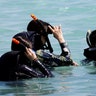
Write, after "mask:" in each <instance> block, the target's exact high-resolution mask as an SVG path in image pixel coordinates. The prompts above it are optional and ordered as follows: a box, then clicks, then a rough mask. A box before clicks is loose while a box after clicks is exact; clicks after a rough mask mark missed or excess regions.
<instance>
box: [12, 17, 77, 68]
mask: <svg viewBox="0 0 96 96" xmlns="http://www.w3.org/2000/svg"><path fill="white" fill-rule="evenodd" d="M31 16H32V18H33V20H32V21H30V22H29V24H28V26H27V32H20V33H17V34H16V35H14V36H13V38H16V37H17V36H21V37H24V38H27V39H28V40H29V41H30V42H31V43H32V46H33V47H32V49H33V50H34V51H35V53H36V55H37V57H38V59H39V60H40V61H41V62H42V63H43V64H45V66H51V67H59V66H69V65H75V66H76V65H78V64H77V63H76V62H74V61H73V60H72V58H71V53H70V50H69V48H68V45H67V42H66V41H65V39H64V37H63V33H62V29H61V26H52V25H50V24H49V23H47V22H44V21H42V20H39V19H38V18H37V17H35V16H34V15H31ZM49 34H53V36H54V37H55V38H56V39H57V40H58V42H59V44H60V47H61V51H62V52H61V54H60V55H55V54H53V51H54V50H53V48H52V46H51V43H50V40H49V38H48V35H49ZM11 49H12V50H18V49H17V47H16V45H15V44H13V43H12V44H11ZM46 50H49V52H48V51H47V52H46Z"/></svg>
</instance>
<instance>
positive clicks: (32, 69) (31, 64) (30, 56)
mask: <svg viewBox="0 0 96 96" xmlns="http://www.w3.org/2000/svg"><path fill="white" fill-rule="evenodd" d="M12 42H13V43H14V44H16V45H17V47H18V51H9V52H6V53H5V54H3V55H2V56H1V57H0V81H13V80H19V79H20V80H21V79H28V78H34V77H35V78H38V77H41V78H44V77H52V76H53V75H52V73H51V72H50V70H48V69H47V68H46V67H45V66H44V65H43V64H42V63H41V62H40V61H39V60H38V58H37V56H36V54H35V52H34V51H33V50H32V45H31V44H30V42H29V41H27V40H26V39H24V38H22V37H20V36H19V37H17V38H13V39H12Z"/></svg>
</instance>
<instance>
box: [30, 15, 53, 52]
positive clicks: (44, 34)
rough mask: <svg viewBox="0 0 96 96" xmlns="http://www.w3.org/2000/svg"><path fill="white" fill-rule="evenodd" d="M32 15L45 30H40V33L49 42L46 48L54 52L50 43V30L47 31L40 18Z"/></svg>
mask: <svg viewBox="0 0 96 96" xmlns="http://www.w3.org/2000/svg"><path fill="white" fill-rule="evenodd" d="M31 17H32V18H33V20H34V21H35V22H36V23H37V24H38V25H39V26H40V27H41V29H42V31H43V32H41V33H40V32H38V33H39V34H40V35H43V36H44V37H45V38H46V42H47V46H46V48H45V49H49V51H50V52H51V53H52V52H53V48H52V46H51V44H50V41H49V38H48V32H46V29H45V28H44V26H43V24H42V23H41V22H40V21H39V20H38V18H37V17H36V16H35V15H34V14H32V15H31Z"/></svg>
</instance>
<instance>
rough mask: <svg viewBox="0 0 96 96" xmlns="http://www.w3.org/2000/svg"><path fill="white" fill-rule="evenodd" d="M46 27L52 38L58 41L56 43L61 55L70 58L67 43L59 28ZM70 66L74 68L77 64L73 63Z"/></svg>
mask: <svg viewBox="0 0 96 96" xmlns="http://www.w3.org/2000/svg"><path fill="white" fill-rule="evenodd" d="M48 27H49V28H50V30H51V31H52V33H53V36H54V37H55V38H56V39H57V40H58V42H59V44H60V47H61V50H62V53H61V55H62V56H65V57H68V58H70V57H71V53H70V50H69V48H68V45H67V42H66V41H65V39H64V37H63V32H62V29H61V26H54V27H53V28H52V27H51V26H48ZM72 65H75V66H76V65H78V64H77V63H76V62H74V61H73V64H72Z"/></svg>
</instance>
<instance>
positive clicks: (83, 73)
mask: <svg viewBox="0 0 96 96" xmlns="http://www.w3.org/2000/svg"><path fill="white" fill-rule="evenodd" d="M32 13H33V14H35V15H36V16H37V17H38V18H40V19H41V20H44V21H47V22H49V23H50V24H52V25H59V24H61V26H62V30H63V35H64V38H65V39H66V41H67V42H68V45H69V48H70V50H71V53H72V58H73V59H74V60H75V61H76V62H77V63H78V64H79V66H78V67H59V68H55V70H54V71H53V74H54V75H55V77H53V78H42V79H41V78H34V79H29V80H24V81H16V82H0V96H58V95H59V96H96V90H95V89H96V85H95V82H96V67H94V66H92V65H91V66H90V65H87V66H84V65H82V64H81V62H80V61H81V60H82V59H84V58H85V57H84V56H83V49H84V48H86V47H88V46H87V44H86V39H85V36H86V32H87V30H88V29H91V30H94V29H96V1H95V0H79V1H76V0H59V1H58V0H54V1H52V0H23V1H22V0H14V1H13V0H2V1H0V46H1V47H0V55H2V54H3V53H5V52H7V51H9V50H10V45H11V38H12V36H13V35H14V34H16V33H18V32H22V31H26V27H27V24H28V22H29V21H30V20H31V17H30V14H32ZM50 40H51V43H52V45H53V47H54V53H56V54H59V53H60V52H61V51H60V49H59V47H58V42H57V40H55V39H52V38H51V36H50ZM2 75H3V73H2Z"/></svg>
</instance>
